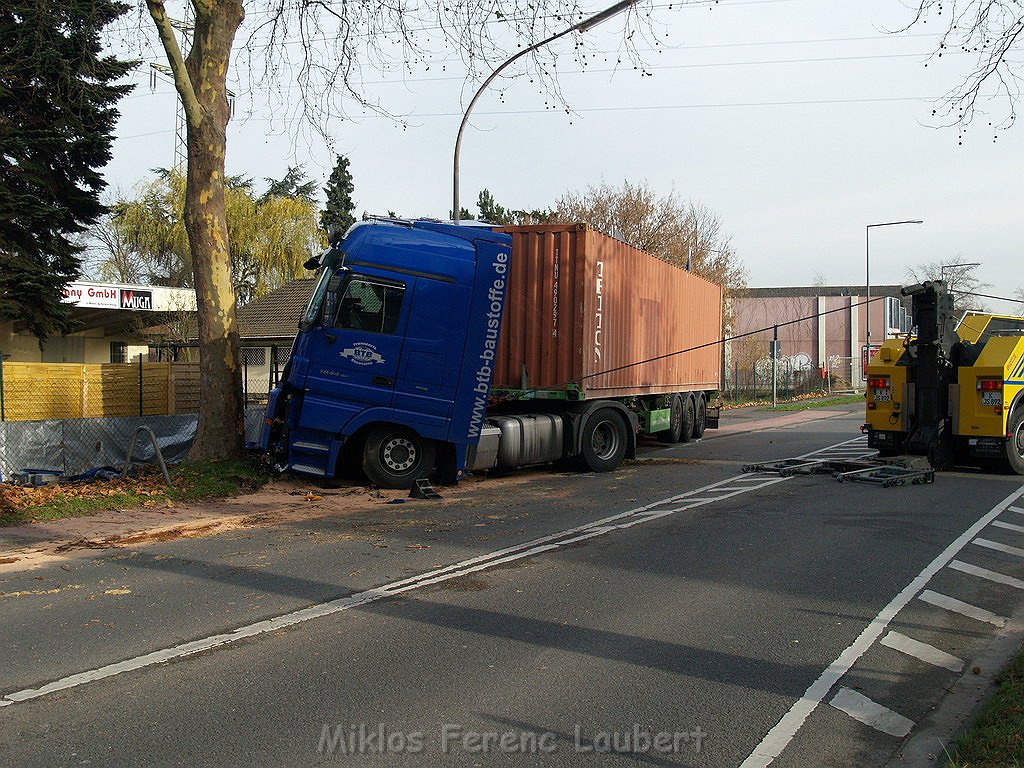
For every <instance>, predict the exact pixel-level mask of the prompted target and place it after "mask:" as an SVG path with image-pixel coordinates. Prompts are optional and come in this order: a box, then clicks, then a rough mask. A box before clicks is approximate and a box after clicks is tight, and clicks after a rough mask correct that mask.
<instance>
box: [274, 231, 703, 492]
mask: <svg viewBox="0 0 1024 768" xmlns="http://www.w3.org/2000/svg"><path fill="white" fill-rule="evenodd" d="M307 266H308V267H310V268H314V269H318V270H319V275H318V280H317V283H316V287H315V288H314V290H313V294H312V297H311V298H310V301H309V304H308V306H307V308H306V310H305V312H304V314H303V316H302V318H301V320H300V322H299V332H298V334H297V335H296V338H295V341H294V344H293V347H292V352H291V355H290V356H289V359H288V363H287V365H286V367H285V370H284V372H283V376H282V379H281V382H280V384H279V385H278V386H277V387H276V388H275V389H274V390H273V391H272V392H271V394H270V398H269V401H268V406H267V413H266V418H265V420H264V426H263V429H262V433H261V436H260V446H261V448H262V449H263V450H265V451H268V452H270V453H271V454H272V455H273V456H274V458H275V460H276V462H277V464H278V466H280V467H281V468H282V469H288V470H293V471H295V472H299V473H304V474H309V475H314V476H320V477H333V476H335V475H336V474H337V473H338V472H339V471H340V470H342V469H343V468H344V467H345V466H346V465H356V466H360V465H361V467H362V469H363V471H364V472H365V474H366V475H367V477H368V478H369V479H370V480H371V481H372V482H374V483H376V484H378V485H379V486H381V487H387V488H409V487H411V486H412V485H413V484H414V483H415V481H416V480H418V479H420V478H423V477H427V476H430V475H433V476H434V477H436V478H437V479H439V480H440V481H442V482H453V481H456V480H457V479H458V478H459V477H461V476H462V475H463V474H464V473H465V472H469V471H481V470H489V469H495V468H500V467H519V466H528V465H536V464H545V463H550V462H555V461H559V460H562V459H569V460H571V461H573V462H574V463H575V464H576V466H578V467H579V468H580V469H583V470H586V471H596V472H602V471H608V470H611V469H614V468H616V467H617V466H619V465H620V464H621V463H622V461H623V460H624V459H625V458H627V457H632V456H635V453H636V441H637V435H638V434H649V435H653V436H655V437H656V438H658V439H659V440H661V441H663V442H666V443H676V442H682V441H686V440H692V439H697V438H700V437H701V435H703V433H704V430H705V429H707V428H713V427H716V426H717V425H718V409H717V407H715V406H714V405H713V403H714V398H715V396H716V393H717V390H718V389H719V386H720V370H721V346H720V341H721V336H722V291H721V288H720V287H719V286H717V285H715V284H713V283H711V282H709V281H707V280H705V279H703V278H701V277H698V276H696V275H694V274H692V273H690V272H688V271H686V270H684V269H681V268H679V267H676V266H673V265H671V264H668V263H667V262H665V261H662V260H660V259H657V258H655V257H654V256H651V255H649V254H647V253H644V252H642V251H640V250H637V249H636V248H633V247H631V246H629V245H627V244H626V243H624V242H622V241H620V240H617V239H615V238H613V237H610V236H608V235H605V234H602V233H600V232H598V231H596V230H594V229H592V228H590V227H588V226H586V225H583V224H573V225H544V226H526V227H505V228H492V227H483V226H480V225H475V226H466V225H462V226H459V225H452V224H448V223H442V222H437V221H430V220H398V219H384V218H377V219H370V220H367V221H363V222H360V223H357V224H356V225H354V226H353V227H352V228H351V229H349V231H348V233H346V235H345V237H344V239H337V240H335V241H333V242H332V245H331V246H330V247H328V248H327V250H326V251H324V253H323V254H322V255H321V256H320V257H319V258H313V259H311V260H310V261H309V262H307ZM681 350H689V351H685V352H682V353H680V351H681Z"/></svg>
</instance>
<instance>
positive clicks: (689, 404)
mask: <svg viewBox="0 0 1024 768" xmlns="http://www.w3.org/2000/svg"><path fill="white" fill-rule="evenodd" d="M681 397H682V398H683V434H682V437H680V438H679V439H680V440H681V441H682V442H684V443H688V442H690V441H691V440H693V425H694V424H695V423H696V421H697V409H696V407H695V406H694V404H693V395H689V394H684V395H682V396H681Z"/></svg>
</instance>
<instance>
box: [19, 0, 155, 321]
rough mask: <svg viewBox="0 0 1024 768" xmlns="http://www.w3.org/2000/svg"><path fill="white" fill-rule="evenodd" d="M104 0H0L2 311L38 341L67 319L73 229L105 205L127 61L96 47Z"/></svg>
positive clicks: (76, 258)
mask: <svg viewBox="0 0 1024 768" xmlns="http://www.w3.org/2000/svg"><path fill="white" fill-rule="evenodd" d="M126 10H127V6H126V5H124V4H123V3H119V2H112V1H111V0H5V2H4V3H3V5H2V6H0V72H2V73H3V76H2V77H0V317H2V318H7V319H19V320H21V321H23V322H24V323H25V324H26V326H27V327H28V329H29V330H30V331H31V332H32V333H34V334H35V335H36V336H37V337H39V339H40V340H42V339H45V338H46V337H47V336H51V335H53V334H55V333H62V332H65V331H67V330H70V329H71V328H72V320H71V317H70V309H69V307H68V305H66V304H62V303H61V297H62V289H63V287H64V286H65V285H66V284H67V283H68V282H69V281H72V280H74V279H75V278H76V277H77V276H78V274H79V270H80V266H81V253H82V251H83V246H82V245H80V244H77V243H76V242H75V237H76V236H77V235H79V234H80V233H82V232H83V231H85V229H86V228H87V227H88V226H89V225H91V224H93V223H94V222H95V221H96V220H97V219H98V218H99V216H100V215H101V214H102V213H103V212H104V208H103V205H102V204H101V203H100V201H99V193H100V192H101V191H102V190H103V188H104V187H105V186H106V182H104V181H103V179H102V177H101V176H100V174H99V172H98V169H99V168H102V167H103V166H104V165H105V164H106V163H107V161H108V160H109V159H110V144H111V131H112V130H113V128H114V124H115V122H116V120H117V117H118V112H117V109H116V108H115V104H116V103H117V101H118V99H120V98H121V96H123V95H124V94H125V93H127V92H128V91H129V90H131V87H132V86H130V85H115V84H114V83H115V82H116V81H117V80H119V79H120V78H121V77H123V76H124V75H125V74H126V73H127V72H129V71H130V70H131V69H132V68H133V67H134V66H135V64H134V62H126V61H120V60H118V59H117V58H115V57H113V56H101V55H100V52H101V45H100V32H101V30H102V29H103V28H104V27H105V26H106V25H107V24H109V23H110V22H111V21H113V20H114V19H116V18H118V17H119V16H121V14H123V13H124V12H125V11H126Z"/></svg>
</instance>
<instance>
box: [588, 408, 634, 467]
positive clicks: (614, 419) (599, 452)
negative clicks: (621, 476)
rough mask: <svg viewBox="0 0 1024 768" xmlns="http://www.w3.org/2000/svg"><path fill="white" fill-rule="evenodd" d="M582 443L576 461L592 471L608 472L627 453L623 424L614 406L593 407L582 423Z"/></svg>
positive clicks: (620, 461) (617, 464) (616, 465)
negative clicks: (595, 409)
mask: <svg viewBox="0 0 1024 768" xmlns="http://www.w3.org/2000/svg"><path fill="white" fill-rule="evenodd" d="M582 438H583V439H582V444H581V450H580V454H579V456H577V457H576V463H577V465H578V466H579V468H580V469H582V470H584V471H588V470H589V471H591V472H610V471H611V470H613V469H615V468H616V467H618V466H619V465H620V464H621V463H622V460H623V459H624V458H625V456H626V444H627V442H628V440H627V435H626V425H625V424H624V423H623V421H622V417H621V416H619V414H618V413H617V412H616V411H615V409H614V408H601V409H599V410H597V411H594V413H592V414H591V415H590V418H589V419H587V422H586V424H585V425H584V426H583V434H582Z"/></svg>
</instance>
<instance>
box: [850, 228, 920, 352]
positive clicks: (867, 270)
mask: <svg viewBox="0 0 1024 768" xmlns="http://www.w3.org/2000/svg"><path fill="white" fill-rule="evenodd" d="M898 224H924V221H923V220H921V219H908V220H906V221H886V222H883V223H881V224H868V225H867V226H866V227H865V228H864V286H865V290H866V293H867V296H866V299H867V302H866V303H865V305H864V309H865V310H866V312H867V329H868V330H867V348H868V360H870V359H871V230H872V229H874V228H875V227H895V226H897V225H898Z"/></svg>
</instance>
